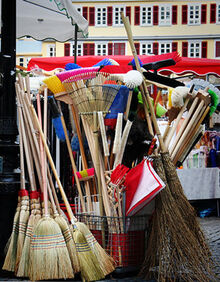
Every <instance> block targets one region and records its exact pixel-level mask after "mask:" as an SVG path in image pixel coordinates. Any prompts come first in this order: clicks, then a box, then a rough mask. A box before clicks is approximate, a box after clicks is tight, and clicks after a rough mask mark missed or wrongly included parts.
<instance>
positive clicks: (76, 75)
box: [56, 67, 100, 82]
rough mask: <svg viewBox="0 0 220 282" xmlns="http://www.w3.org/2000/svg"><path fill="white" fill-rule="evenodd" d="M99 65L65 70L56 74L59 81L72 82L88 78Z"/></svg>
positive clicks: (94, 73)
mask: <svg viewBox="0 0 220 282" xmlns="http://www.w3.org/2000/svg"><path fill="white" fill-rule="evenodd" d="M99 69H100V67H91V68H80V69H74V70H69V71H65V72H60V73H57V74H56V76H57V77H58V78H59V80H60V81H61V82H64V81H69V82H73V81H76V80H80V79H88V78H91V76H93V75H94V77H95V75H96V73H97V72H98V70H99Z"/></svg>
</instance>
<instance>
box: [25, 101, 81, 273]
mask: <svg viewBox="0 0 220 282" xmlns="http://www.w3.org/2000/svg"><path fill="white" fill-rule="evenodd" d="M23 102H24V108H25V110H26V115H27V118H28V123H29V126H30V128H31V131H32V132H35V128H34V125H33V121H32V119H31V116H30V112H29V108H28V99H27V96H25V97H24V101H23ZM29 138H30V140H32V146H31V147H32V149H33V156H34V160H35V164H36V169H37V173H38V178H39V182H40V183H42V179H41V172H40V159H39V154H38V152H39V150H40V149H39V144H38V141H37V138H36V135H35V134H32V135H30V134H29ZM47 174H48V180H49V184H48V189H51V190H52V193H53V196H54V199H55V202H56V206H57V209H58V211H59V216H56V217H55V220H56V221H57V223H58V224H59V226H60V228H61V231H62V233H63V236H64V239H65V242H66V245H67V249H68V251H69V255H70V259H71V262H72V266H73V269H74V272H79V262H78V257H77V254H76V247H75V243H74V241H73V239H72V237H71V236H70V235H71V233H70V229H69V226H68V225H66V220H65V219H64V218H63V216H62V211H61V209H60V206H59V202H58V199H57V195H56V191H55V187H54V184H53V181H52V177H51V174H50V171H49V168H48V167H47ZM26 263H27V266H28V260H26Z"/></svg>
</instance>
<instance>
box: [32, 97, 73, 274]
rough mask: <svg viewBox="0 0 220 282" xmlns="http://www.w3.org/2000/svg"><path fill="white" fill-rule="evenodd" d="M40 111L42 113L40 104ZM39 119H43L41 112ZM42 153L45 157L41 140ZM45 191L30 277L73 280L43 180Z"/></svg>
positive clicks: (69, 262) (33, 243) (70, 266)
mask: <svg viewBox="0 0 220 282" xmlns="http://www.w3.org/2000/svg"><path fill="white" fill-rule="evenodd" d="M38 95H39V94H38ZM38 97H39V96H38ZM38 103H39V99H38ZM38 109H39V111H40V107H39V104H38ZM39 117H41V114H40V112H39ZM40 152H41V155H42V156H43V144H42V141H41V138H40ZM44 171H45V162H44V160H43V159H42V176H43V177H44ZM43 189H44V190H43V192H44V217H43V218H42V219H40V220H39V221H38V223H37V225H36V226H35V228H34V231H33V235H32V238H31V250H30V259H31V260H30V269H29V277H30V278H31V280H45V279H61V278H62V279H65V278H73V277H74V273H73V269H72V264H71V261H70V257H69V253H68V250H67V247H66V243H65V239H64V237H63V234H62V232H61V230H60V227H59V225H58V224H57V223H56V222H55V220H54V219H52V218H50V215H49V211H48V203H47V183H46V179H43Z"/></svg>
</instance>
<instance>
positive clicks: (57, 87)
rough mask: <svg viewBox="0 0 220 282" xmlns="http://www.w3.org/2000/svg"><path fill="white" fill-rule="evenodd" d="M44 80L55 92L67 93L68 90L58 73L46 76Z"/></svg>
mask: <svg viewBox="0 0 220 282" xmlns="http://www.w3.org/2000/svg"><path fill="white" fill-rule="evenodd" d="M43 82H44V83H45V84H46V85H47V87H48V89H50V91H51V92H53V93H54V94H58V93H65V92H66V90H65V88H64V86H63V84H62V83H61V81H60V80H59V78H58V77H57V76H56V75H52V76H50V77H48V78H45V79H44V80H43Z"/></svg>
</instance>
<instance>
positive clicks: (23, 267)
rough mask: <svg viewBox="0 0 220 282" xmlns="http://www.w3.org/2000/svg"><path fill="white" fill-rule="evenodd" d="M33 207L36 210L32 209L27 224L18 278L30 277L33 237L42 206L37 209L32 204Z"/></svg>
mask: <svg viewBox="0 0 220 282" xmlns="http://www.w3.org/2000/svg"><path fill="white" fill-rule="evenodd" d="M33 205H34V208H32V207H31V215H30V217H29V220H28V224H27V230H26V234H25V240H24V246H23V250H22V255H21V259H20V263H19V267H18V271H17V273H16V275H17V276H18V277H28V274H29V261H30V244H31V236H32V234H33V229H34V226H36V224H37V222H38V221H39V220H40V218H41V211H40V204H38V205H39V209H36V204H32V206H33Z"/></svg>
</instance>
